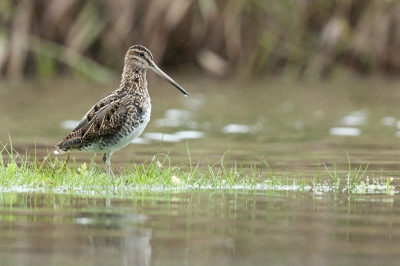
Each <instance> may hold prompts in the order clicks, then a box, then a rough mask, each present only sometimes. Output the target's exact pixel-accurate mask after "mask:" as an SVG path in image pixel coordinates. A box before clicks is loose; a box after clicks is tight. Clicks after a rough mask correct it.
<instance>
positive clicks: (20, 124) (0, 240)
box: [0, 74, 400, 265]
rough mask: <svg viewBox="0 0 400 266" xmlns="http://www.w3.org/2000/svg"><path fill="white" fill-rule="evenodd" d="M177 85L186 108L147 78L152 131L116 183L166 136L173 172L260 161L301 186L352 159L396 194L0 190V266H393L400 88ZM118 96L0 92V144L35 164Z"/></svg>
mask: <svg viewBox="0 0 400 266" xmlns="http://www.w3.org/2000/svg"><path fill="white" fill-rule="evenodd" d="M172 76H173V77H174V78H175V79H176V80H177V81H178V82H179V83H180V84H181V85H182V86H183V87H184V88H185V89H186V90H187V91H188V92H189V93H190V97H189V98H184V97H182V95H181V94H180V93H179V92H177V91H176V89H174V88H173V87H171V86H170V85H169V84H168V83H166V82H164V81H162V80H160V79H157V78H156V77H155V76H153V75H152V74H150V75H149V78H150V94H151V96H152V104H153V112H152V120H151V122H150V124H149V126H148V128H147V129H146V131H145V134H143V136H142V138H141V139H139V140H137V143H135V144H132V145H129V146H128V147H126V148H124V149H123V150H121V151H119V152H117V153H116V154H115V155H113V157H112V160H113V162H114V165H113V167H114V169H115V170H114V172H115V173H118V171H119V168H120V167H123V166H126V165H128V164H132V163H143V162H145V161H149V160H151V158H152V157H153V155H154V154H155V153H156V152H157V150H158V148H159V144H160V136H162V135H164V141H163V144H162V146H161V152H162V153H164V154H169V158H170V160H171V164H173V165H177V164H185V165H188V163H189V159H188V154H187V148H189V150H190V154H191V158H192V161H193V163H194V164H197V163H198V164H199V166H200V167H204V166H205V165H207V164H209V163H210V164H214V163H218V161H219V160H221V158H222V156H223V155H224V153H225V152H227V151H228V150H230V154H229V156H230V163H229V162H228V164H230V165H232V164H233V163H234V162H237V163H238V164H240V165H242V166H243V167H250V166H251V165H256V167H260V166H259V165H260V162H261V159H262V158H263V157H265V159H266V160H267V162H268V163H269V165H270V166H271V167H272V168H273V169H274V170H275V173H276V174H279V173H291V174H293V175H300V176H301V177H303V178H314V177H315V175H316V174H317V171H318V164H320V165H321V164H322V163H326V164H327V165H330V164H331V163H332V162H334V163H336V164H337V166H338V168H339V169H340V170H344V171H347V169H348V165H347V156H346V152H347V153H348V154H349V157H350V160H351V163H352V166H351V167H352V169H354V168H357V167H359V166H360V165H364V166H365V165H367V164H369V166H368V173H367V175H368V176H370V177H372V176H374V177H379V176H383V177H384V178H385V179H386V178H389V177H393V178H394V180H393V182H392V184H393V185H394V186H395V193H394V194H393V195H385V194H367V195H348V194H347V193H342V192H339V193H332V192H329V193H322V194H321V193H315V192H301V191H268V190H267V191H251V190H243V191H242V190H230V191H227V190H212V191H211V190H200V191H199V190H189V191H157V192H154V191H153V192H152V191H147V192H133V193H132V194H131V195H130V196H125V197H123V198H122V197H120V196H118V195H109V196H104V195H99V196H95V195H92V196H82V195H81V196H79V195H67V194H57V193H55V192H54V191H53V192H52V191H42V192H38V191H36V192H33V191H31V192H29V191H26V190H15V191H8V190H1V191H2V192H0V207H1V209H0V224H1V227H0V228H1V231H0V232H1V237H0V251H1V255H0V265H71V264H73V265H399V263H400V256H399V255H398V254H399V250H400V246H399V243H400V238H399V237H400V231H399V228H400V208H399V194H398V191H399V188H400V182H399V181H400V179H399V176H400V171H399V170H400V165H399V162H400V139H399V137H400V123H399V120H400V104H399V103H400V89H399V86H400V85H399V84H400V83H399V82H397V81H380V80H376V79H372V80H341V81H335V82H330V83H322V82H308V83H306V82H299V81H285V80H279V81H276V80H275V81H274V80H273V81H271V80H258V81H257V80H256V81H252V82H250V83H246V82H242V81H236V80H231V81H222V80H213V79H210V78H197V77H190V76H179V75H178V76H174V75H172ZM117 84H118V81H115V82H110V84H91V83H83V82H73V81H68V80H59V81H54V82H51V83H44V84H37V83H35V84H33V83H21V84H0V112H1V113H2V115H1V116H0V124H1V125H2V126H1V127H0V140H1V141H2V142H3V143H7V142H9V136H11V138H12V141H13V147H14V148H15V149H16V150H17V151H18V152H20V153H25V152H26V150H28V153H29V154H33V150H34V149H35V146H36V152H37V156H38V157H39V158H41V157H43V156H45V155H46V154H47V153H49V152H51V151H52V150H53V147H54V144H55V143H57V142H58V141H59V140H61V139H62V138H63V137H64V136H65V135H66V134H68V133H69V131H70V130H71V128H72V127H74V125H75V124H76V122H77V121H78V120H79V119H80V118H81V117H82V116H83V115H84V114H85V113H86V111H87V110H88V109H89V108H90V107H91V106H92V105H93V104H94V103H95V102H97V101H98V100H99V99H101V98H102V97H103V96H105V95H106V94H107V93H108V92H109V91H111V90H113V89H114V88H116V86H117ZM72 156H73V157H75V158H76V160H77V162H78V163H79V162H87V163H89V162H90V158H91V155H90V154H85V153H79V152H74V153H72ZM62 158H63V157H62ZM95 160H96V162H98V163H99V164H101V165H102V162H101V156H97V157H96V159H95ZM257 169H258V168H257ZM325 178H328V177H327V174H326V173H325ZM118 197H120V198H118Z"/></svg>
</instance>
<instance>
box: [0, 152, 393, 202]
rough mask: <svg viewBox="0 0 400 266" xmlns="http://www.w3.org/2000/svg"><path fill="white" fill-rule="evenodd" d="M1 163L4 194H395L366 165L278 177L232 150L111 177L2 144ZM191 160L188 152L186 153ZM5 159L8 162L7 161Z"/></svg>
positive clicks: (135, 167)
mask: <svg viewBox="0 0 400 266" xmlns="http://www.w3.org/2000/svg"><path fill="white" fill-rule="evenodd" d="M0 155H1V160H0V186H1V189H2V190H3V191H5V190H18V189H56V190H57V191H64V192H66V193H68V192H71V191H74V193H78V194H79V193H83V194H85V193H96V194H101V193H107V194H108V193H116V194H121V193H126V192H129V191H131V192H132V191H137V190H141V191H143V190H149V191H150V190H169V189H252V190H290V191H310V192H311V191H312V192H318V193H321V192H334V193H347V194H366V193H384V194H393V193H395V187H394V186H393V185H392V184H391V182H392V180H393V178H392V177H383V176H377V175H375V174H374V173H372V172H369V171H367V167H364V168H363V167H362V166H360V167H359V168H358V169H355V170H352V169H354V168H353V167H352V166H351V163H350V158H349V157H348V168H347V169H338V168H337V166H336V164H334V163H333V164H331V165H325V164H324V163H321V164H320V166H319V167H318V169H317V170H316V172H315V174H314V175H311V176H310V175H308V176H304V175H302V174H300V173H289V172H287V173H285V174H283V175H282V174H279V175H278V174H275V172H274V169H272V168H271V167H270V166H269V165H268V163H267V161H266V160H265V159H262V160H261V161H260V163H259V164H257V165H254V166H252V167H250V168H247V169H246V168H242V167H241V166H240V165H239V164H238V163H236V162H234V163H231V162H229V152H226V153H225V155H224V156H223V157H222V158H221V159H220V160H219V161H218V162H216V163H214V164H212V163H210V162H209V164H208V165H207V166H206V167H198V166H196V165H195V164H193V163H190V164H189V165H178V166H174V165H173V163H172V162H171V160H170V157H169V156H168V155H165V154H160V153H158V154H156V155H155V156H154V157H153V158H152V160H150V161H148V162H144V163H142V164H132V165H129V166H127V167H124V168H120V169H114V172H115V174H116V176H115V177H110V176H108V175H107V174H106V173H105V171H104V169H103V166H99V165H98V164H96V163H95V162H94V160H93V159H92V161H91V162H90V164H89V163H77V162H76V161H75V160H74V158H73V157H72V156H69V154H68V155H67V156H66V158H65V159H64V160H60V159H59V158H57V157H56V158H54V159H53V158H52V157H51V156H50V154H48V155H47V156H45V157H44V158H42V159H39V158H37V157H36V155H33V156H31V155H29V154H28V153H26V154H23V155H21V154H18V153H17V152H16V151H15V150H13V148H12V146H11V145H3V148H2V150H1V153H0ZM188 156H189V161H190V162H191V160H190V153H188ZM6 158H7V159H6Z"/></svg>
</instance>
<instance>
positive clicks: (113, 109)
mask: <svg viewBox="0 0 400 266" xmlns="http://www.w3.org/2000/svg"><path fill="white" fill-rule="evenodd" d="M147 69H151V70H153V71H154V72H156V73H157V74H158V75H160V76H161V77H163V78H164V79H166V80H167V81H168V82H169V83H171V84H172V85H173V86H175V87H176V88H177V89H178V90H179V91H181V92H182V93H183V94H184V95H185V96H189V94H188V93H187V92H186V91H185V90H184V89H183V88H182V87H181V86H180V85H179V84H178V83H176V82H175V81H174V80H173V79H172V78H170V77H169V76H168V75H167V74H165V73H164V72H163V71H162V70H161V69H160V68H159V67H158V66H157V65H156V64H155V63H154V60H153V55H152V54H151V52H150V51H149V50H148V49H147V48H145V47H144V46H142V45H134V46H131V47H130V48H129V49H128V51H127V52H126V55H125V59H124V68H123V71H122V77H121V83H120V85H119V87H118V88H117V89H116V90H115V91H113V92H111V93H109V94H108V95H107V96H105V97H104V98H102V99H101V100H100V101H99V102H98V103H96V104H95V105H93V107H92V108H90V109H89V111H88V112H87V113H86V114H85V115H84V116H83V118H82V120H81V121H80V122H79V124H78V125H77V126H76V128H75V129H74V130H72V132H71V133H70V134H69V135H68V136H66V137H65V138H64V139H63V140H62V141H60V142H59V143H57V144H56V145H55V147H56V150H55V151H54V153H55V154H63V153H66V152H70V151H71V150H79V151H86V152H92V153H95V154H96V153H104V156H103V161H104V162H105V164H106V171H107V174H108V175H109V176H114V174H113V171H112V169H111V161H110V159H111V155H112V154H113V153H114V152H116V151H118V150H120V149H122V148H123V147H125V146H126V145H128V144H129V143H130V142H131V141H132V140H134V139H135V138H137V137H139V136H140V135H141V134H142V132H143V131H144V129H145V128H146V126H147V124H148V123H149V121H150V114H151V99H150V95H149V92H148V89H147V79H146V70H147Z"/></svg>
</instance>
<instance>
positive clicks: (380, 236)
mask: <svg viewBox="0 0 400 266" xmlns="http://www.w3.org/2000/svg"><path fill="white" fill-rule="evenodd" d="M398 200H399V195H394V196H387V195H386V196H385V195H368V196H348V195H347V194H333V193H308V192H293V191H256V190H253V191H249V190H247V191H240V190H228V191H224V190H219V191H208V190H204V191H198V190H197V191H192V192H190V191H175V192H165V191H164V192H157V193H151V192H146V193H140V192H137V193H136V194H134V195H133V196H132V197H131V198H126V199H110V198H88V197H82V196H70V195H63V194H52V193H47V194H41V193H1V194H0V252H1V256H0V263H1V265H71V264H72V265H215V263H216V262H218V263H217V264H218V265H221V266H224V265H233V266H235V265H265V264H266V261H267V262H268V264H270V265H376V263H378V262H379V264H380V265H395V264H396V263H398V262H399V256H398V255H397V254H398V249H399V247H400V237H399V236H400V235H399V233H398V232H397V231H396V224H398V223H399V222H400V218H399V217H400V210H399V209H398V208H397V207H396V202H397V201H398ZM371 256H373V259H371Z"/></svg>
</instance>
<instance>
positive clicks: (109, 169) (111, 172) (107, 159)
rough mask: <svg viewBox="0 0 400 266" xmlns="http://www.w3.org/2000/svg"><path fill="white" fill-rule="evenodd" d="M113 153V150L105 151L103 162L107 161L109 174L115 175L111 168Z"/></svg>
mask: <svg viewBox="0 0 400 266" xmlns="http://www.w3.org/2000/svg"><path fill="white" fill-rule="evenodd" d="M111 155H112V153H111V152H107V153H104V155H103V162H105V163H106V170H107V175H109V176H112V177H114V173H113V171H112V170H111Z"/></svg>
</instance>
